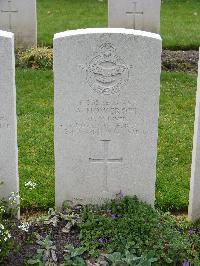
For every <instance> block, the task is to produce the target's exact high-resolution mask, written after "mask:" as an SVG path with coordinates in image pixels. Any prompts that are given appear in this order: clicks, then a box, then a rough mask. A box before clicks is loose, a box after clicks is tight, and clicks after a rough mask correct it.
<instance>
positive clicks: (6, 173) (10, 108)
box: [0, 31, 19, 198]
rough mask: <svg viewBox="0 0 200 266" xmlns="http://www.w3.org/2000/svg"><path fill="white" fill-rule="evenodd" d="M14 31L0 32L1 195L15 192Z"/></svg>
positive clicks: (16, 170)
mask: <svg viewBox="0 0 200 266" xmlns="http://www.w3.org/2000/svg"><path fill="white" fill-rule="evenodd" d="M17 157H18V156H17V122H16V89H15V57H14V34H13V33H10V32H5V31H0V182H3V185H0V198H4V197H5V198H8V196H9V195H10V194H11V192H18V191H19V187H18V159H17Z"/></svg>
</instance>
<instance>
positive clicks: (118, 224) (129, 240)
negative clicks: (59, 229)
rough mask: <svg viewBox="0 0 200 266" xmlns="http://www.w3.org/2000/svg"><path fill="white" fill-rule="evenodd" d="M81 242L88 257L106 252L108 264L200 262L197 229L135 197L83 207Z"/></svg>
mask: <svg viewBox="0 0 200 266" xmlns="http://www.w3.org/2000/svg"><path fill="white" fill-rule="evenodd" d="M197 232H198V233H197ZM80 239H81V244H82V246H83V247H85V248H87V251H88V252H89V254H91V255H92V256H98V254H99V253H109V254H110V255H109V256H107V258H108V259H109V260H110V261H113V260H116V262H117V261H118V262H119V261H121V263H122V262H126V263H127V260H128V258H129V260H132V261H134V260H135V263H136V260H137V259H138V260H139V259H140V260H143V261H145V260H146V263H147V262H148V263H149V264H148V263H147V264H144V265H151V264H150V262H151V263H153V262H156V264H155V265H167V264H170V265H176V264H177V265H178V264H179V263H182V262H183V261H190V263H200V257H199V254H200V253H199V252H200V250H199V227H197V228H195V229H191V228H190V227H189V223H188V224H187V222H185V223H180V224H179V223H177V221H176V220H175V219H174V218H173V217H172V216H170V215H169V214H162V213H160V212H158V211H156V210H153V209H152V208H151V207H150V206H148V205H147V204H144V203H139V202H138V200H137V199H136V198H129V197H124V198H120V199H118V200H117V199H116V200H113V201H111V202H110V203H108V204H105V205H104V206H102V207H101V208H98V207H96V208H93V207H91V206H89V207H86V208H85V211H84V213H83V217H82V223H81V224H80ZM116 252H117V253H116ZM118 265H123V264H118ZM125 265H139V264H125ZM141 265H142V264H141ZM195 265H197V264H195Z"/></svg>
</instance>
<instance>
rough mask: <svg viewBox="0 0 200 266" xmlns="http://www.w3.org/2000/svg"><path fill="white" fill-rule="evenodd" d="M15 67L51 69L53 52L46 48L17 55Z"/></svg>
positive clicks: (34, 49) (33, 49)
mask: <svg viewBox="0 0 200 266" xmlns="http://www.w3.org/2000/svg"><path fill="white" fill-rule="evenodd" d="M17 66H20V67H28V68H33V69H40V68H42V69H52V68H53V50H52V49H50V48H48V47H39V48H31V49H28V50H25V51H21V52H19V53H18V55H17Z"/></svg>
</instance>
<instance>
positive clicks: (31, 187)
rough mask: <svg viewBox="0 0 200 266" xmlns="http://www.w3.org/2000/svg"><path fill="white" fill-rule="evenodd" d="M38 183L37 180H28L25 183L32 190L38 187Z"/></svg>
mask: <svg viewBox="0 0 200 266" xmlns="http://www.w3.org/2000/svg"><path fill="white" fill-rule="evenodd" d="M36 185H37V184H36V183H35V182H32V181H28V182H26V183H25V187H26V188H28V189H30V190H32V189H34V188H35V187H36Z"/></svg>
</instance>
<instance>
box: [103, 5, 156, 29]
mask: <svg viewBox="0 0 200 266" xmlns="http://www.w3.org/2000/svg"><path fill="white" fill-rule="evenodd" d="M160 6H161V0H135V1H133V0H109V1H108V25H109V27H110V28H128V29H136V30H143V31H149V32H155V33H159V31H160Z"/></svg>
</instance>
